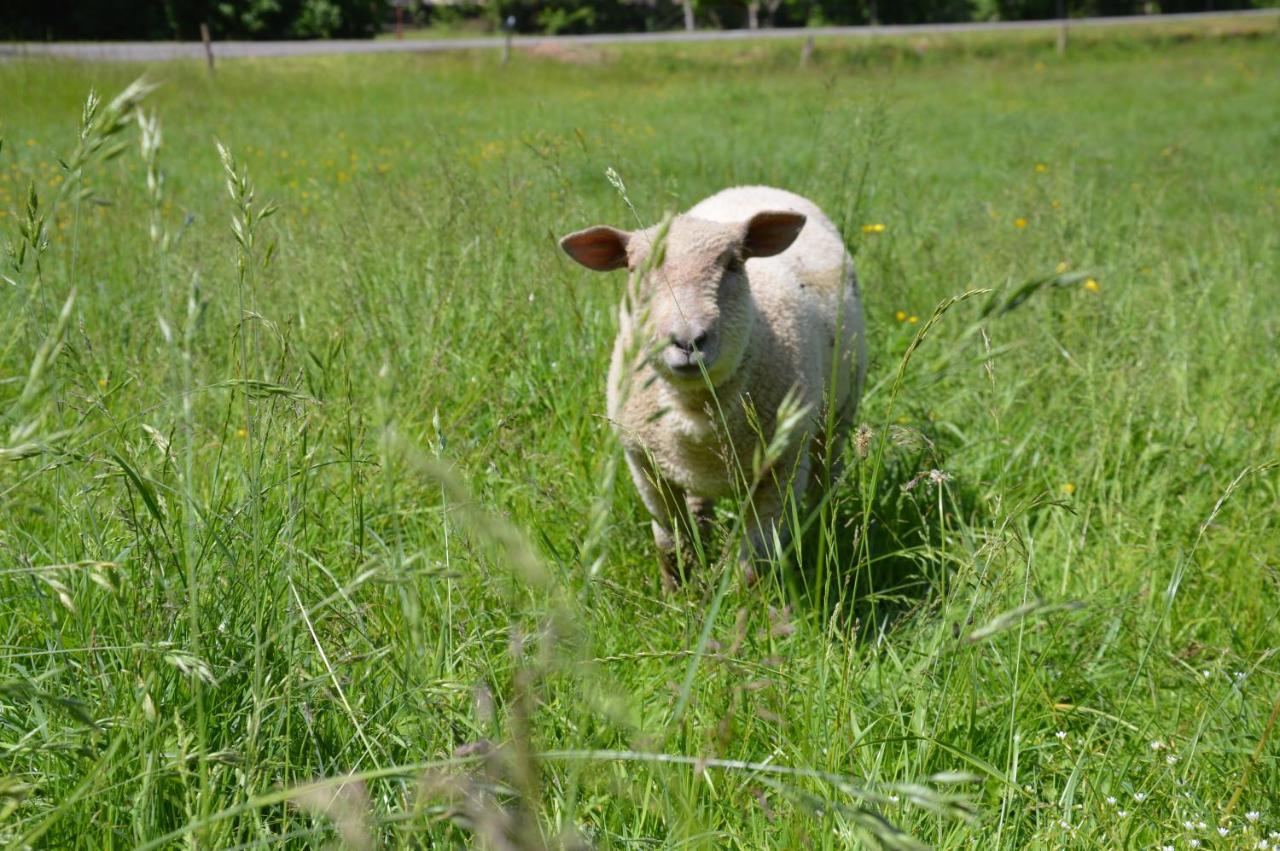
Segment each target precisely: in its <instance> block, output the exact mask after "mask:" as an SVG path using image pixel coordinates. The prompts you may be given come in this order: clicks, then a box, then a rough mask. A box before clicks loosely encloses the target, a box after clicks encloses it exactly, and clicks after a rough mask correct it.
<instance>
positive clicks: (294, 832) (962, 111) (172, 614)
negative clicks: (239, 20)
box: [0, 27, 1280, 849]
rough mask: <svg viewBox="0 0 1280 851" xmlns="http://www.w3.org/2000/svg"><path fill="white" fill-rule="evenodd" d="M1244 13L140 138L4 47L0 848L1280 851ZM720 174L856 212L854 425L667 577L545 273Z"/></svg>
mask: <svg viewBox="0 0 1280 851" xmlns="http://www.w3.org/2000/svg"><path fill="white" fill-rule="evenodd" d="M1256 29H1257V31H1256V32H1253V33H1252V34H1245V35H1241V34H1237V35H1236V36H1235V37H1225V36H1223V37H1213V38H1190V39H1182V38H1178V39H1173V38H1153V39H1151V40H1146V41H1142V40H1133V39H1130V38H1128V37H1119V36H1114V35H1112V36H1108V35H1106V34H1098V35H1096V36H1090V37H1088V38H1084V37H1082V38H1080V39H1076V40H1074V41H1073V43H1072V47H1071V50H1070V51H1069V52H1068V54H1067V55H1066V56H1065V57H1058V56H1056V55H1055V54H1054V52H1053V49H1052V43H1051V41H1050V38H1051V36H1048V35H1046V36H1043V37H1041V38H1039V39H1032V38H1027V37H1024V36H1019V37H1016V38H1012V37H1011V38H1010V39H1009V40H1008V42H1007V43H1006V42H1001V41H1000V40H999V39H996V38H991V37H986V38H984V39H981V40H973V41H965V40H945V41H938V40H935V41H930V42H921V43H908V42H888V43H878V44H871V45H865V44H863V45H857V46H854V47H849V46H843V47H842V46H840V45H838V44H835V43H821V44H819V49H818V52H817V54H816V55H815V57H814V61H813V62H812V63H810V64H809V66H808V67H806V68H803V69H801V68H797V67H796V61H795V60H796V57H797V46H796V45H794V44H787V43H777V44H774V43H770V44H767V45H761V46H757V45H728V46H709V45H700V46H684V47H652V48H629V49H627V50H625V51H624V50H620V49H611V50H582V49H579V50H570V51H559V52H554V53H548V52H545V51H544V52H543V53H542V54H539V55H528V54H518V55H517V56H516V57H515V58H514V59H513V62H512V64H511V65H510V66H508V67H506V68H505V69H500V68H498V67H496V65H495V57H494V56H493V55H492V54H488V53H486V54H475V55H469V54H458V55H449V56H408V55H405V56H386V57H376V58H325V59H307V60H270V61H243V62H226V63H223V64H222V65H221V66H220V67H219V70H218V73H217V76H216V78H214V79H209V78H208V77H207V76H206V75H205V74H204V71H203V68H202V66H200V65H198V64H190V65H186V64H168V65H162V66H156V67H154V68H151V69H149V71H148V73H149V77H150V79H151V80H152V81H153V82H156V83H159V84H160V87H159V88H158V89H157V90H156V91H154V92H152V93H151V94H149V95H148V96H147V97H146V98H145V101H144V102H143V103H144V108H145V110H146V113H145V114H146V115H147V116H151V115H153V114H154V115H155V116H156V118H157V120H158V126H159V129H160V131H161V133H162V137H161V141H160V144H159V145H156V144H154V142H156V141H157V139H156V137H155V135H154V133H153V132H152V130H151V129H148V128H151V125H150V124H149V121H144V122H139V121H137V120H135V118H136V116H133V115H132V113H131V112H130V110H131V107H130V106H129V104H127V103H126V104H124V105H123V106H122V109H123V110H124V112H125V113H129V115H128V116H126V119H124V120H122V123H118V124H114V123H113V119H112V115H113V113H112V110H111V108H110V106H109V103H108V102H109V101H110V100H111V98H113V97H114V96H115V95H116V93H118V92H120V91H121V90H123V89H124V88H125V87H126V86H127V85H128V84H129V82H130V81H131V80H132V79H134V78H135V77H136V76H137V75H138V74H139V73H141V71H142V69H140V68H134V67H122V66H106V65H103V66H80V65H74V64H52V63H42V62H20V63H4V64H0V121H3V131H2V132H3V137H4V145H3V149H2V150H0V232H2V233H3V234H4V237H5V239H7V240H8V242H9V245H10V253H9V254H8V255H7V256H6V257H5V258H4V261H3V262H4V267H3V273H4V275H5V278H4V280H3V282H2V283H0V645H2V646H0V843H4V844H6V845H7V846H9V847H24V846H34V847H68V848H72V847H74V848H129V847H144V848H156V847H199V848H215V847H216V848H230V847H236V848H256V847H268V846H273V845H276V844H282V845H289V846H320V845H324V844H326V843H330V842H334V841H340V842H343V843H345V844H347V845H349V846H350V847H356V848H360V847H374V846H377V847H383V846H386V847H435V846H438V845H442V844H444V843H454V844H463V843H468V842H471V841H475V840H476V837H480V839H481V840H483V841H485V842H488V843H489V844H490V847H495V848H502V847H521V848H531V847H540V845H541V844H546V845H551V846H565V847H579V846H582V845H587V844H589V845H594V846H598V847H738V848H761V847H816V848H844V847H849V846H850V845H858V844H863V843H867V844H876V843H879V844H884V845H888V846H890V847H917V844H925V845H930V846H936V847H939V848H975V849H992V848H1046V849H1049V848H1053V849H1057V848H1129V847H1134V848H1139V847H1142V848H1149V847H1164V846H1172V847H1175V848H1178V849H1183V848H1192V847H1202V848H1254V847H1259V848H1261V847H1266V846H1265V844H1264V843H1268V842H1269V843H1270V844H1271V845H1272V846H1275V845H1276V834H1274V833H1270V836H1271V837H1272V838H1271V839H1268V835H1269V832H1271V831H1280V796H1278V794H1277V792H1276V790H1277V789H1280V730H1277V729H1275V726H1274V725H1275V724H1276V715H1277V710H1278V709H1280V703H1278V702H1277V698H1278V696H1280V660H1278V659H1277V658H1276V655H1275V653H1276V649H1277V647H1280V620H1278V618H1280V605H1278V603H1280V470H1278V469H1277V468H1276V467H1275V466H1274V465H1275V463H1276V461H1277V459H1280V370H1277V368H1276V362H1277V351H1278V340H1277V335H1278V334H1280V282H1278V281H1277V271H1278V269H1280V50H1278V49H1277V48H1278V47H1280V43H1278V42H1277V36H1276V31H1275V29H1274V27H1273V28H1272V29H1270V30H1269V31H1268V30H1267V29H1266V28H1265V27H1261V28H1256ZM91 87H96V88H97V90H98V91H100V92H102V93H103V96H104V102H103V104H102V106H100V107H99V109H98V112H97V117H96V118H95V119H94V120H93V121H92V122H91V125H92V127H91V129H90V131H89V132H88V133H86V134H85V135H84V138H83V141H80V139H81V137H80V136H79V135H78V133H77V120H78V117H79V116H80V115H81V110H82V107H83V105H84V102H85V98H86V95H87V93H88V91H89V90H90V88H91ZM144 136H145V137H146V138H147V139H148V140H149V144H147V145H141V144H140V137H144ZM215 139H216V140H219V141H220V142H221V143H223V144H224V145H226V146H227V148H228V149H229V151H230V153H231V155H232V156H233V157H234V159H235V165H234V169H236V173H237V174H244V173H245V171H246V170H247V173H248V175H249V178H248V180H249V181H251V187H250V185H249V184H247V183H245V182H244V181H242V180H240V179H239V178H237V179H235V180H233V181H232V186H231V189H232V191H231V192H228V176H227V173H226V171H225V169H224V165H223V163H222V161H221V160H220V156H219V152H218V150H217V149H216V147H215ZM117 143H118V144H119V145H121V146H122V149H121V150H120V153H119V156H116V157H114V158H108V155H109V154H110V153H112V149H113V146H114V145H116V144H117ZM60 161H61V162H64V163H65V164H66V167H64V166H63V165H60ZM608 168H612V169H615V170H616V172H617V173H618V175H620V176H621V179H622V181H623V182H625V190H626V199H624V197H623V195H622V194H621V193H620V191H619V190H618V189H617V188H615V187H614V186H613V185H611V183H610V182H609V181H608V180H607V179H606V177H605V171H606V169H608ZM149 173H150V174H151V175H152V176H153V178H155V179H153V180H152V181H151V182H150V188H149V183H148V174H149ZM748 182H760V183H769V184H776V185H780V186H785V187H787V188H791V189H793V190H795V191H798V192H801V193H803V194H807V195H809V196H811V197H812V198H814V200H816V201H817V202H818V203H819V204H820V205H822V206H823V207H824V208H825V209H827V210H828V211H829V212H830V213H831V215H832V217H833V218H834V219H836V220H837V222H838V223H840V224H841V226H842V227H843V229H844V232H845V234H846V237H847V240H848V243H849V246H850V249H851V250H852V251H853V252H854V254H855V256H856V259H857V263H858V265H859V272H860V276H861V278H862V281H863V287H864V291H865V298H866V304H867V310H868V334H869V349H870V353H871V354H870V365H869V374H868V389H867V392H866V393H865V395H864V401H863V406H862V409H861V412H860V417H859V419H860V422H861V423H862V424H864V425H865V427H866V429H868V430H869V432H870V439H869V440H868V441H867V444H868V445H867V447H866V450H867V451H866V453H865V456H866V457H865V458H859V457H857V455H856V454H855V451H854V449H853V448H850V450H849V452H850V456H851V457H850V460H851V462H852V463H851V464H850V466H849V472H848V475H847V477H846V478H845V479H844V480H842V482H841V484H840V487H839V488H838V489H837V491H836V493H835V496H834V499H833V500H832V501H831V502H830V503H828V504H827V505H826V506H824V507H823V509H822V511H821V513H820V515H819V516H818V517H817V518H815V519H814V521H813V523H812V525H811V527H810V532H809V533H808V534H806V535H805V536H804V537H803V538H802V539H801V541H800V545H799V547H798V548H796V550H795V551H793V552H792V553H790V554H789V556H788V558H787V559H786V562H787V563H786V564H785V565H783V566H782V567H780V568H779V569H778V570H777V571H775V572H774V573H772V574H770V575H769V576H768V577H767V578H766V581H764V582H762V583H760V584H759V585H757V586H755V587H753V588H747V587H744V586H743V585H742V584H741V583H740V581H739V580H738V577H737V575H736V573H735V571H734V569H733V568H728V567H724V566H723V565H722V564H721V563H720V562H716V561H714V559H713V563H711V564H707V565H705V566H703V568H702V569H701V573H700V575H699V577H698V578H697V579H696V580H695V581H693V582H692V583H690V585H689V586H688V587H686V588H684V589H682V590H681V591H679V592H677V593H674V594H664V593H662V592H661V590H660V586H659V573H658V568H657V562H656V557H655V554H654V552H653V548H652V544H651V540H650V537H649V532H648V519H647V516H646V515H645V514H644V512H643V508H642V507H641V506H640V504H639V501H638V499H637V498H636V497H635V495H634V493H633V492H632V490H631V487H630V483H629V482H627V481H626V476H625V474H624V473H623V472H622V471H620V470H619V469H618V466H617V464H618V461H619V458H618V451H617V446H616V444H615V442H614V440H613V438H612V437H611V436H610V433H609V429H608V428H607V424H606V423H605V422H604V420H603V411H604V386H603V385H604V373H605V369H606V364H607V360H608V353H609V346H610V342H611V339H612V336H613V333H614V322H615V317H614V310H615V305H616V303H617V300H618V298H619V295H620V293H621V291H622V287H623V284H624V281H623V280H622V278H621V276H620V275H614V276H611V277H604V276H596V275H592V274H591V273H589V272H586V271H584V270H582V269H580V268H579V267H577V266H576V265H574V264H572V263H571V261H569V260H568V259H567V258H566V257H564V256H563V255H562V254H561V253H560V252H559V250H558V249H557V247H556V244H555V239H556V238H557V237H558V236H559V235H561V234H563V233H565V232H568V231H570V230H574V229H577V228H580V227H584V226H586V225H589V224H594V223H598V222H608V223H613V224H616V225H622V226H628V225H633V224H634V218H633V213H632V211H631V209H630V208H629V206H628V202H629V203H630V204H631V205H634V209H635V211H636V214H637V215H638V216H639V217H641V218H642V219H645V220H646V224H647V223H648V221H649V220H656V219H657V218H658V217H660V216H661V214H662V213H663V212H664V211H666V210H669V209H675V208H680V207H683V206H688V205H689V204H691V203H693V202H694V201H696V200H698V199H699V198H701V197H703V196H704V195H706V194H709V193H711V192H713V191H715V190H717V189H720V188H722V187H724V186H728V185H731V184H738V183H748ZM29 186H33V187H34V192H35V194H36V195H37V196H38V209H36V210H35V211H34V212H33V211H31V210H30V205H29V200H28V198H29V194H28V193H29V190H28V187H29ZM269 203H273V204H276V205H278V209H277V211H276V212H275V213H274V215H271V216H266V213H267V212H269V210H270V208H269V207H266V206H265V205H267V204H269ZM233 227H234V228H235V229H238V232H239V233H240V234H241V237H242V238H241V239H239V240H238V239H237V237H236V236H235V235H234V233H233ZM966 293H970V295H969V296H968V297H967V298H964V299H963V300H961V301H958V302H956V303H954V304H950V306H949V307H946V308H945V309H941V308H940V306H945V305H946V304H948V301H947V300H949V299H952V298H953V297H957V296H962V295H964V294H966ZM934 317H936V321H935V319H934ZM932 470H938V471H941V473H942V474H945V475H938V476H936V479H938V480H939V481H937V482H935V481H934V480H933V479H931V478H929V477H927V476H926V478H925V479H924V480H923V481H918V482H915V484H914V485H913V481H915V480H916V479H917V477H918V476H919V474H921V473H927V472H928V471H932ZM738 508H739V507H738V506H735V505H732V504H726V505H724V506H722V507H721V509H720V521H721V525H722V526H723V527H724V529H725V530H726V534H728V530H731V529H733V528H734V519H735V516H736V514H737V510H738ZM724 546H725V547H726V548H727V549H728V550H729V551H732V544H731V542H728V543H725V544H724ZM717 551H718V550H717ZM714 555H715V553H714V552H713V556H714ZM1219 828H1221V830H1222V831H1225V833H1223V834H1222V835H1220V832H1219ZM898 831H901V833H900V832H898ZM507 841H509V842H510V843H511V844H510V845H504V844H503V843H504V842H507Z"/></svg>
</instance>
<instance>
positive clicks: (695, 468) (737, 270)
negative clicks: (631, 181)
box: [560, 186, 866, 587]
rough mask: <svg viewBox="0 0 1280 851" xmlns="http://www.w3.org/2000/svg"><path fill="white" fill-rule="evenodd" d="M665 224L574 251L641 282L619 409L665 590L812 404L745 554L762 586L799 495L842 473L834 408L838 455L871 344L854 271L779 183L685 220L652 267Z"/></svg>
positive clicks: (582, 234)
mask: <svg viewBox="0 0 1280 851" xmlns="http://www.w3.org/2000/svg"><path fill="white" fill-rule="evenodd" d="M660 228H661V226H654V227H650V228H647V229H645V230H639V231H631V232H627V231H622V230H618V229H615V228H611V227H607V226H597V227H592V228H587V229H586V230H581V231H577V232H575V233H571V234H569V235H568V236H566V237H564V238H563V239H562V240H561V241H560V245H561V247H562V248H563V249H564V251H565V252H566V253H567V254H568V255H569V256H570V257H572V258H573V259H574V260H576V261H577V262H578V263H581V264H582V265H584V266H586V267H587V268H589V269H593V270H596V271H601V272H604V271H609V270H613V269H621V268H623V267H624V266H625V267H626V268H627V269H628V270H630V282H631V283H630V287H629V297H628V298H626V299H624V300H623V303H622V306H621V308H620V311H619V326H620V327H619V332H618V336H617V339H616V341H615V344H614V349H613V357H612V361H611V364H610V368H609V377H608V389H607V410H608V416H609V419H610V420H611V422H612V423H613V426H614V428H615V429H616V431H617V433H618V435H619V437H620V440H621V443H622V445H623V448H624V451H625V454H626V460H627V464H628V466H629V467H630V470H631V478H632V479H633V481H634V482H635V487H636V489H637V490H638V491H639V493H640V497H641V499H642V500H643V502H644V504H645V507H646V508H647V509H648V510H649V514H650V515H651V516H652V528H653V538H654V543H655V544H656V545H657V548H658V552H659V556H660V560H661V563H662V567H663V579H664V584H666V585H668V586H669V587H670V586H672V585H674V584H675V583H677V582H678V581H679V579H680V575H681V573H682V570H681V562H680V554H679V553H677V546H676V544H677V537H676V535H677V534H679V535H680V536H681V537H682V540H683V541H684V542H685V544H686V545H687V544H688V542H689V541H691V540H693V538H692V536H693V535H694V534H695V527H696V534H698V535H699V536H700V537H699V539H700V540H706V537H705V534H706V532H707V531H708V530H709V524H710V519H711V511H712V507H713V504H714V502H715V500H717V499H719V498H721V497H724V496H728V495H730V494H732V493H733V492H734V485H735V482H742V481H744V478H745V479H747V480H749V479H750V478H751V477H752V475H753V473H752V463H753V458H754V457H758V451H759V449H760V445H761V437H763V438H764V439H765V440H767V441H774V439H775V428H776V425H777V415H778V411H779V407H780V405H782V403H783V401H784V398H786V397H787V396H788V394H791V395H792V396H793V398H794V399H795V401H797V402H798V403H800V404H801V405H803V406H806V407H805V410H806V411H807V415H806V416H804V417H802V418H801V419H800V421H799V423H798V425H797V426H795V427H794V428H793V429H792V430H791V431H790V432H789V436H788V435H782V436H781V440H782V443H781V446H780V452H779V453H778V454H777V461H776V463H775V464H774V465H773V466H772V468H771V469H772V473H771V474H768V475H764V476H761V477H759V480H758V481H756V482H755V483H754V488H753V491H752V493H751V494H750V498H751V501H750V506H749V509H750V510H749V511H748V513H747V533H748V534H747V535H746V536H745V538H744V541H743V545H742V548H741V549H740V551H739V561H740V562H741V563H742V565H743V567H744V568H745V570H746V571H747V575H748V578H750V577H752V576H754V575H755V571H756V567H757V562H759V561H762V560H763V559H765V558H767V557H768V555H769V551H770V547H771V546H772V543H773V541H774V536H775V533H776V534H777V535H778V538H779V540H783V541H785V540H787V535H788V531H789V530H787V529H786V526H785V524H784V522H783V520H784V517H783V508H784V504H785V502H786V493H785V488H787V487H790V489H791V491H792V492H793V495H794V498H795V499H797V500H803V499H804V498H805V496H806V491H807V490H808V489H809V485H810V483H811V480H813V479H815V478H821V476H822V473H823V472H826V473H827V474H830V473H831V472H832V471H830V470H826V471H824V470H823V468H822V464H823V460H824V457H825V455H826V449H825V447H824V446H823V444H822V435H823V434H824V433H828V432H827V428H826V425H827V420H828V413H829V410H828V406H829V405H830V406H834V407H833V408H832V409H831V411H830V413H832V415H833V416H832V421H833V422H834V428H833V429H832V430H831V432H830V436H831V437H832V438H833V440H834V445H833V447H832V452H831V457H832V458H835V457H838V455H839V450H840V448H841V446H842V444H843V441H844V438H845V436H846V435H847V433H848V430H849V427H850V423H851V422H852V420H853V417H854V414H855V412H856V410H857V404H858V399H859V396H860V395H861V391H862V384H863V380H864V377H865V373H866V344H865V341H864V326H863V317H862V305H861V297H860V295H859V291H858V283H857V278H856V276H855V274H854V269H853V260H852V258H851V257H850V256H849V253H848V251H847V250H846V249H845V246H844V242H843V240H842V239H841V237H840V233H839V231H838V230H837V229H836V226H835V225H834V224H833V223H832V222H831V220H830V219H829V218H827V216H826V215H824V214H823V212H822V211H821V210H820V209H819V208H818V207H817V205H815V204H814V203H813V202H812V201H809V200H807V199H805V198H802V197H801V196H799V195H796V194H794V193H792V192H788V191H786V190H782V189H775V188H772V187H766V186H740V187H735V188H731V189H726V190H724V191H722V192H719V193H717V194H715V195H712V196H711V197H709V198H707V199H705V200H703V201H701V202H700V203H698V204H697V205H695V206H694V207H692V208H691V209H689V210H688V211H687V212H686V213H684V214H682V215H678V216H675V217H674V218H673V219H671V221H670V224H669V228H668V229H667V231H666V235H665V240H662V241H661V242H662V246H663V248H662V249H661V250H660V251H659V255H658V257H655V258H653V260H652V261H651V260H650V258H649V255H650V253H651V251H652V249H653V247H654V242H655V240H658V239H659V231H660ZM646 271H647V275H646V274H642V273H644V272H646ZM833 370H834V372H835V375H833V374H832V373H833ZM749 409H750V410H749ZM752 411H754V418H755V420H756V422H757V423H758V425H753V422H752V419H753V414H752ZM801 504H803V503H801Z"/></svg>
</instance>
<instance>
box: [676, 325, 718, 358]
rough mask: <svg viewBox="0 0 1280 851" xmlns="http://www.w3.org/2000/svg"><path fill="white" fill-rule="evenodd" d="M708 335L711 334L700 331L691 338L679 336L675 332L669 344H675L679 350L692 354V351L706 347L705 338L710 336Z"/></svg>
mask: <svg viewBox="0 0 1280 851" xmlns="http://www.w3.org/2000/svg"><path fill="white" fill-rule="evenodd" d="M710 336H711V335H710V333H709V332H707V331H700V332H699V333H698V334H697V336H695V337H694V338H693V339H692V340H691V339H689V338H688V337H679V336H676V335H675V334H672V335H671V345H673V346H675V347H676V348H677V349H679V350H680V351H682V352H684V353H685V354H687V355H689V354H693V353H694V352H700V351H702V350H703V349H705V348H706V347H707V340H708V338H710Z"/></svg>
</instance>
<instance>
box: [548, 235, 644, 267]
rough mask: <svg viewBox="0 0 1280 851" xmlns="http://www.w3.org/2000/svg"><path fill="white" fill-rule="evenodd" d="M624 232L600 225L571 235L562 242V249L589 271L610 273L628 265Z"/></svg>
mask: <svg viewBox="0 0 1280 851" xmlns="http://www.w3.org/2000/svg"><path fill="white" fill-rule="evenodd" d="M630 238H631V235H630V234H629V233H627V232H626V231H624V230H618V229H617V228H611V227H606V226H605V225H598V226H596V227H593V228H587V229H586V230H580V231H577V232H576V233H571V234H569V235H568V236H566V237H565V238H564V239H562V240H560V247H561V248H563V249H564V252H565V254H568V255H569V256H570V257H572V258H573V259H574V260H577V261H578V262H579V263H581V264H582V265H583V266H586V267H587V268H588V269H595V270H596V271H597V272H609V271H611V270H613V269H621V268H623V267H625V266H626V265H627V240H629V239H630Z"/></svg>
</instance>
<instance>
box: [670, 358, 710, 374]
mask: <svg viewBox="0 0 1280 851" xmlns="http://www.w3.org/2000/svg"><path fill="white" fill-rule="evenodd" d="M702 364H703V361H702V359H701V358H699V359H698V360H694V361H689V362H688V363H669V364H667V369H668V370H670V371H671V374H672V375H674V376H676V377H677V378H699V377H701V375H702Z"/></svg>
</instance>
